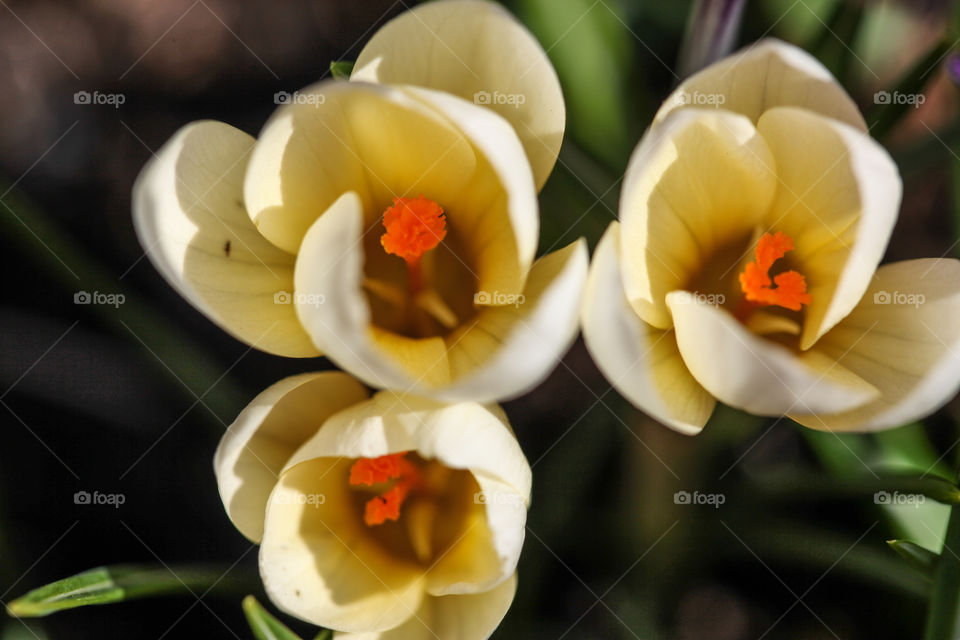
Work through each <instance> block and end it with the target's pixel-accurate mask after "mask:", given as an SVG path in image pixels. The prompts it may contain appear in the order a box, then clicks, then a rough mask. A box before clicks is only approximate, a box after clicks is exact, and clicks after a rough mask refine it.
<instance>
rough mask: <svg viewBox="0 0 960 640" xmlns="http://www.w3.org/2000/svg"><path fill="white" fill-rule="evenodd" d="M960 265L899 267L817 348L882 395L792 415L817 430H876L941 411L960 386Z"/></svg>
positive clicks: (884, 272)
mask: <svg viewBox="0 0 960 640" xmlns="http://www.w3.org/2000/svg"><path fill="white" fill-rule="evenodd" d="M958 317H960V262H957V261H956V260H949V259H933V258H931V259H924V260H909V261H905V262H895V263H893V264H889V265H884V266H882V267H880V269H879V270H878V271H877V274H876V277H875V278H874V280H873V281H872V283H871V284H870V288H869V289H868V290H867V293H866V295H864V296H863V299H862V300H861V301H860V304H859V305H857V307H856V308H855V309H854V310H853V312H852V313H851V314H850V315H849V316H847V317H846V318H844V319H843V321H841V322H840V324H838V325H837V326H836V327H834V328H833V330H831V331H830V332H829V333H827V334H826V335H825V336H823V338H821V339H820V341H819V342H818V343H817V344H816V346H815V347H814V349H813V350H816V351H822V352H823V353H825V354H826V355H827V356H829V357H832V358H835V359H837V360H838V361H839V362H840V363H841V364H842V365H843V366H844V367H846V368H848V369H850V370H851V371H853V372H854V373H856V374H857V375H859V376H861V377H862V378H863V379H864V380H866V381H868V382H870V383H871V384H873V385H874V386H876V387H877V388H878V389H879V390H880V392H881V394H882V396H881V397H880V398H879V399H877V400H875V401H874V402H871V403H870V404H867V405H864V406H863V407H859V408H857V409H854V410H853V411H849V412H846V413H839V414H833V415H817V416H791V417H793V418H794V419H795V420H797V421H798V422H800V423H801V424H803V425H805V426H808V427H811V428H813V429H828V430H830V431H877V430H880V429H887V428H890V427H896V426H899V425H902V424H906V423H908V422H912V421H914V420H917V419H919V418H922V417H924V416H926V415H928V414H930V413H931V412H933V411H935V410H936V409H937V408H939V407H940V406H941V405H943V404H944V403H945V402H947V401H948V400H949V399H950V398H952V397H953V396H954V395H955V394H956V393H957V389H958V387H960V323H958V322H957V318H958Z"/></svg>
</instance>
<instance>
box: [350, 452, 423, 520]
mask: <svg viewBox="0 0 960 640" xmlns="http://www.w3.org/2000/svg"><path fill="white" fill-rule="evenodd" d="M406 455H407V454H406V452H403V453H392V454H389V455H385V456H380V457H379V458H360V459H359V460H357V461H356V462H354V463H353V466H351V467H350V484H351V485H354V486H356V485H366V486H373V485H375V484H383V483H385V482H390V481H392V480H396V483H394V485H393V486H392V487H390V488H389V489H387V490H386V491H384V492H383V493H381V494H380V495H378V496H375V497H373V498H371V499H370V500H368V501H367V504H366V507H365V508H364V513H363V521H364V523H365V524H366V525H367V526H368V527H373V526H376V525H378V524H383V523H384V522H386V521H387V520H390V521H393V522H396V521H397V520H399V519H400V507H401V506H403V502H404V500H406V499H407V494H409V493H410V490H411V489H413V488H415V487H416V486H417V485H419V484H421V478H420V472H419V471H418V470H417V467H416V466H415V465H414V464H413V463H412V462H410V461H409V460H407V459H406V458H405V457H404V456H406Z"/></svg>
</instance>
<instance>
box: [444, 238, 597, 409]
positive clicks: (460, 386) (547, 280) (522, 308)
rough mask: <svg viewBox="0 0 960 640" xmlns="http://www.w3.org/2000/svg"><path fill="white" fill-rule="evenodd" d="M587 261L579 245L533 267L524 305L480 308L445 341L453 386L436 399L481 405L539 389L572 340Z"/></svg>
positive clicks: (584, 248) (583, 246) (580, 242)
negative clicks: (463, 325) (466, 324)
mask: <svg viewBox="0 0 960 640" xmlns="http://www.w3.org/2000/svg"><path fill="white" fill-rule="evenodd" d="M589 261H590V259H589V256H588V254H587V245H586V242H585V241H584V240H582V239H581V240H578V241H576V242H574V243H572V244H570V245H568V246H566V247H564V248H563V249H560V250H558V251H555V252H553V253H550V254H548V255H546V256H544V257H543V258H540V259H539V260H538V261H537V262H536V263H534V265H533V268H532V269H531V270H530V275H529V277H528V278H527V286H526V288H525V289H524V291H523V297H522V299H521V298H516V302H515V303H513V304H506V305H502V306H487V307H484V308H482V309H481V310H480V311H479V313H478V316H477V318H476V320H475V321H473V322H471V323H470V324H469V325H468V326H467V327H465V328H464V329H463V330H462V332H456V333H454V335H453V336H451V337H450V338H449V340H448V342H449V343H450V349H449V354H448V359H449V370H450V372H451V377H452V378H453V382H452V383H451V385H450V386H449V387H446V388H443V389H438V390H437V391H436V393H435V394H434V395H436V396H437V397H440V398H443V399H446V400H466V399H472V400H478V401H484V402H485V401H491V400H503V399H508V398H514V397H517V396H520V395H523V394H524V393H526V392H527V391H529V390H530V389H532V388H533V387H535V386H537V385H538V384H540V382H542V381H543V379H544V378H545V377H546V376H547V375H549V373H550V372H551V371H552V370H553V368H554V367H555V366H556V364H557V362H558V361H559V360H560V358H561V357H563V354H564V353H566V351H567V350H568V349H569V348H570V345H571V344H572V343H573V341H574V339H575V338H576V335H577V330H578V311H579V309H580V301H581V299H582V297H583V289H584V286H585V284H586V279H587V270H588V268H589ZM491 295H492V294H491Z"/></svg>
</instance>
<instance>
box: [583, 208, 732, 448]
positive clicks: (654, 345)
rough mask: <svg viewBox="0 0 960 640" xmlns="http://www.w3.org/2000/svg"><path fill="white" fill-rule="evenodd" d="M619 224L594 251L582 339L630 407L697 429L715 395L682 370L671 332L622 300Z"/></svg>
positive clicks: (710, 410) (689, 430)
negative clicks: (656, 327)
mask: <svg viewBox="0 0 960 640" xmlns="http://www.w3.org/2000/svg"><path fill="white" fill-rule="evenodd" d="M619 245H620V226H619V223H617V222H613V223H611V224H610V226H609V227H608V228H607V231H606V233H604V235H603V238H601V240H600V242H599V244H597V248H596V250H595V251H594V254H593V264H592V265H591V267H590V277H589V279H588V280H587V289H586V294H585V295H584V301H583V312H582V317H583V338H584V341H585V342H586V345H587V349H588V350H589V351H590V355H591V356H592V357H593V359H594V361H595V362H596V363H597V366H598V367H599V368H600V370H601V371H602V372H603V374H604V376H606V378H607V380H608V381H609V382H610V384H612V385H613V386H614V387H615V388H616V389H617V391H619V392H620V393H621V394H623V395H624V397H626V398H627V399H628V400H629V401H630V402H631V403H633V404H634V406H636V407H638V408H639V409H642V410H643V411H645V412H647V413H649V414H650V415H651V416H653V417H654V418H655V419H657V420H659V421H660V422H662V423H663V424H665V425H667V426H668V427H670V428H672V429H675V430H677V431H679V432H680V433H685V434H691V435H692V434H696V433H699V432H700V430H701V429H702V428H703V426H704V425H705V424H706V422H707V419H708V418H709V417H710V414H711V413H713V408H714V406H715V405H716V400H714V398H713V396H711V395H710V394H709V393H708V392H707V391H706V389H704V388H703V387H702V386H700V383H698V382H697V381H696V380H695V379H694V377H693V376H692V375H691V374H690V372H689V371H688V370H687V366H686V365H685V364H684V362H683V359H682V358H681V357H680V351H679V349H678V348H677V340H676V337H675V336H674V334H673V331H672V330H670V331H662V330H659V329H654V328H653V327H651V326H650V325H648V324H647V323H646V322H644V321H643V320H642V319H641V318H640V317H639V316H638V315H637V313H636V311H634V310H633V308H632V307H631V306H630V304H629V303H628V302H627V298H626V295H625V293H624V290H623V278H622V277H621V274H620V265H619Z"/></svg>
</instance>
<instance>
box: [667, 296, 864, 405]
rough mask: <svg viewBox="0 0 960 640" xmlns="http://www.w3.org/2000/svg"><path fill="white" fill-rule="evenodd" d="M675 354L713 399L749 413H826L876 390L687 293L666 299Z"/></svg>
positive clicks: (823, 359)
mask: <svg viewBox="0 0 960 640" xmlns="http://www.w3.org/2000/svg"><path fill="white" fill-rule="evenodd" d="M667 304H668V305H669V306H670V311H671V312H672V313H673V323H674V330H675V331H676V336H677V344H678V345H679V347H680V354H681V355H682V356H683V361H684V362H685V363H686V365H687V367H688V368H689V369H690V372H691V373H692V374H693V376H694V377H695V378H696V379H697V381H698V382H699V383H700V384H702V385H703V386H704V388H705V389H706V390H707V391H709V392H710V393H712V394H713V395H714V396H716V398H717V399H718V400H720V401H722V402H724V403H726V404H728V405H730V406H732V407H736V408H738V409H743V410H744V411H747V412H749V413H754V414H757V415H767V416H780V415H783V414H786V413H803V414H812V413H824V412H826V413H831V412H837V411H845V410H847V409H851V408H853V407H858V406H861V405H863V404H865V403H866V402H868V401H870V400H872V399H874V398H876V397H877V396H878V391H877V389H875V388H874V387H873V386H872V385H870V384H869V383H868V382H866V381H864V380H863V379H862V378H860V377H859V376H857V375H856V374H854V373H852V372H850V371H848V370H847V369H845V368H844V367H843V366H841V365H839V364H837V362H836V361H835V360H831V359H829V358H826V357H824V356H823V355H821V354H817V353H811V352H807V353H804V354H801V355H797V354H795V353H793V352H792V351H790V350H788V349H786V348H785V347H783V346H781V345H779V344H776V343H773V342H770V341H769V340H766V339H765V338H761V337H759V336H756V335H754V334H752V333H750V331H748V330H747V329H746V327H744V326H743V325H741V324H740V323H739V322H737V320H736V319H735V318H734V317H733V315H732V314H730V313H729V312H728V311H726V310H724V309H720V308H717V307H714V306H712V305H709V304H707V303H706V302H704V301H702V300H699V299H698V298H696V297H695V296H692V295H691V294H690V293H689V292H686V291H674V292H671V293H670V294H669V295H667Z"/></svg>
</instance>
